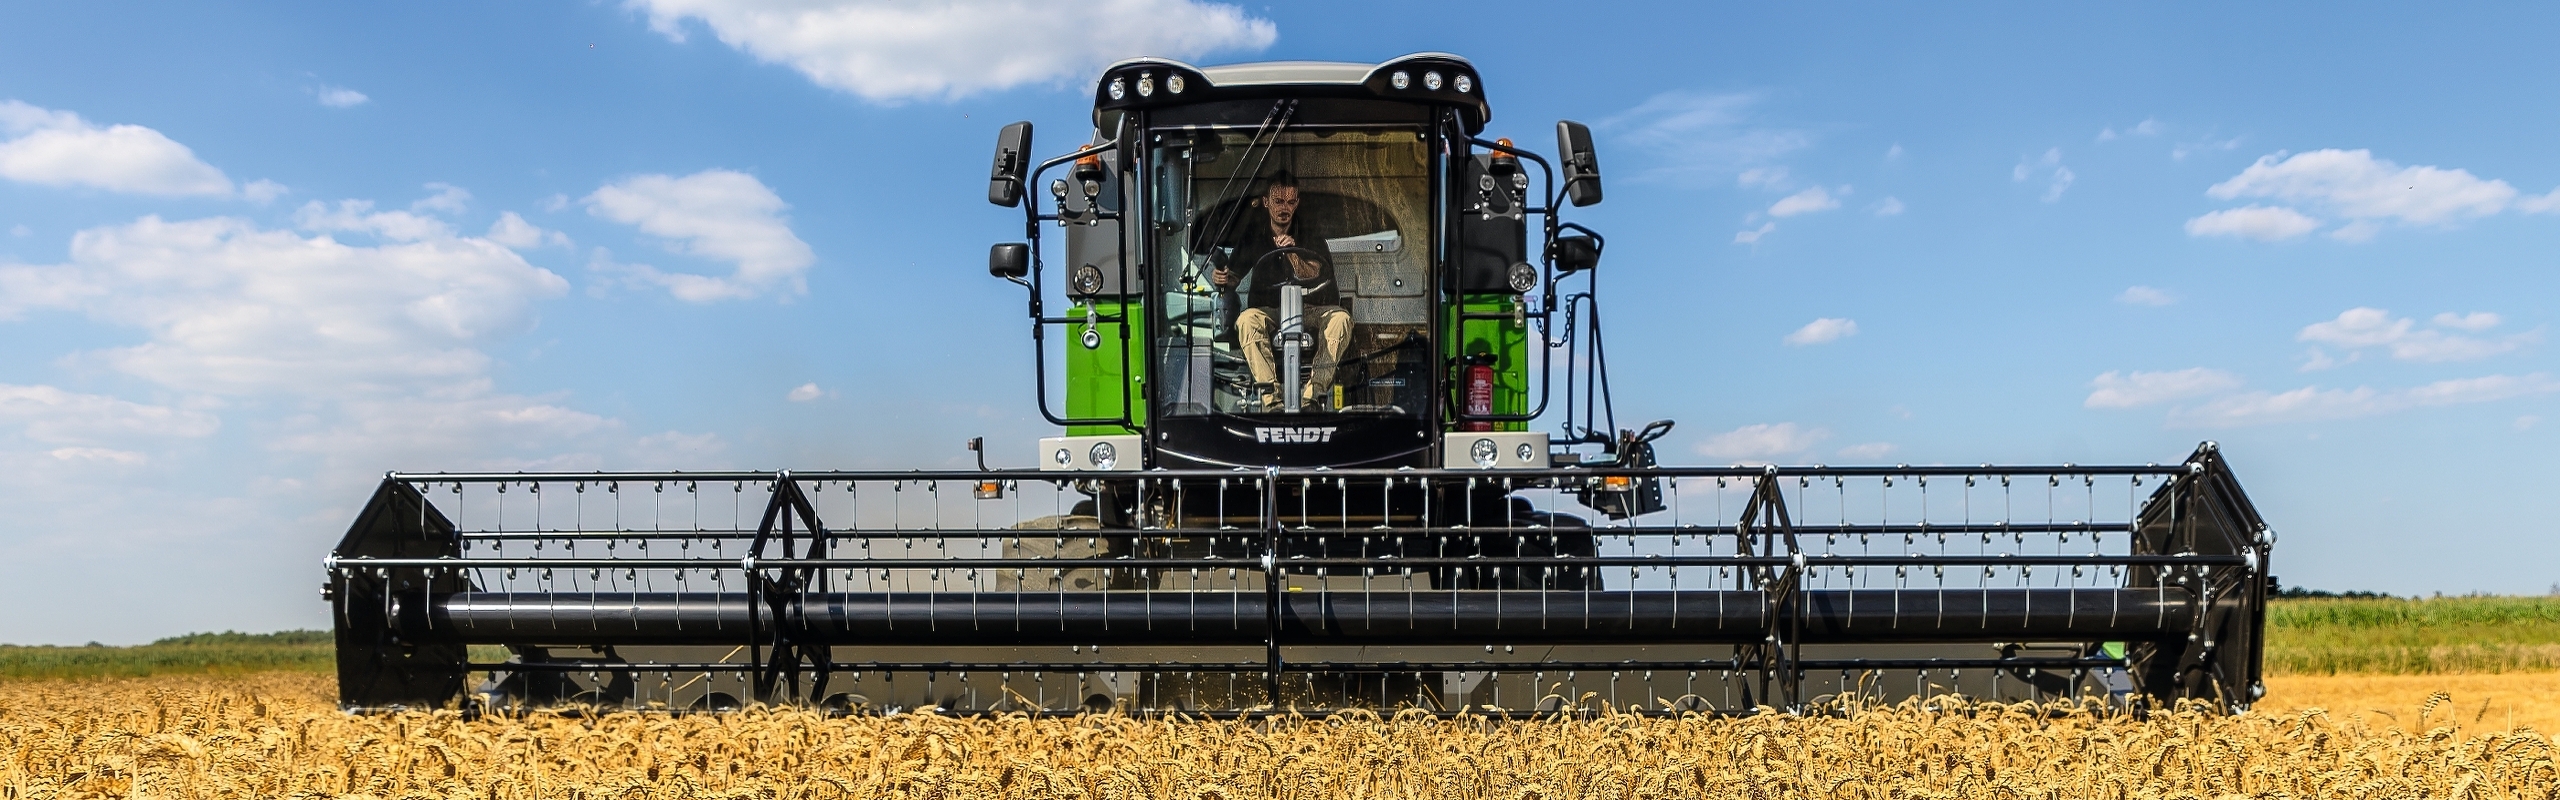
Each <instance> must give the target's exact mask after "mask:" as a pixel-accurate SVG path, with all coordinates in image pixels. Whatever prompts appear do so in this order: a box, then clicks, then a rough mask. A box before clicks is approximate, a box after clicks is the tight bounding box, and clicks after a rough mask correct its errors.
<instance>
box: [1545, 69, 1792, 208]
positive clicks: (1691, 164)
mask: <svg viewBox="0 0 2560 800" xmlns="http://www.w3.org/2000/svg"><path fill="white" fill-rule="evenodd" d="M1759 103H1760V95H1757V94H1751V93H1738V94H1709V93H1705V92H1691V91H1672V92H1664V93H1662V94H1657V95H1654V96H1652V97H1649V98H1646V99H1645V101H1644V102H1642V103H1638V104H1636V106H1635V107H1634V108H1630V109H1627V110H1626V111H1622V112H1619V113H1617V114H1613V115H1610V116H1609V117H1607V118H1605V119H1602V120H1600V122H1598V123H1596V125H1595V127H1597V128H1599V129H1600V130H1601V131H1603V132H1605V133H1608V134H1610V135H1611V136H1613V137H1614V138H1615V139H1616V140H1617V141H1619V142H1623V143H1625V144H1626V146H1627V147H1628V148H1629V149H1630V150H1633V151H1635V152H1637V153H1640V154H1641V162H1642V163H1648V164H1650V165H1651V166H1649V167H1641V168H1638V169H1637V170H1636V172H1637V174H1638V175H1639V176H1641V177H1645V178H1654V179H1672V180H1694V181H1700V182H1706V181H1715V182H1721V181H1722V180H1723V178H1724V176H1726V175H1736V176H1739V175H1740V173H1742V172H1745V171H1748V170H1752V169H1757V168H1771V167H1770V165H1771V164H1772V162H1775V161H1777V160H1778V159H1779V158H1781V157H1783V156H1785V155H1787V154H1788V153H1793V152H1795V151H1798V150H1802V149H1804V148H1806V147H1810V146H1812V145H1813V136H1812V135H1811V134H1809V133H1806V132H1804V131H1799V130H1792V129H1787V128H1779V127H1773V126H1768V125H1762V124H1757V123H1756V122H1755V121H1754V120H1753V115H1752V113H1751V111H1752V108H1753V107H1754V106H1757V105H1759ZM1612 146H1614V145H1612ZM1763 174H1764V175H1774V176H1783V175H1784V171H1783V170H1779V171H1777V172H1771V173H1763ZM1764 185H1768V184H1764ZM1768 188H1777V187H1776V186H1775V185H1768Z"/></svg>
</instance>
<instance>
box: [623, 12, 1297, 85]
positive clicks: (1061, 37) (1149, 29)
mask: <svg viewBox="0 0 2560 800" xmlns="http://www.w3.org/2000/svg"><path fill="white" fill-rule="evenodd" d="M625 4H626V5H627V6H628V7H631V8H636V9H641V10H645V11H647V12H648V14H649V27H650V28H652V29H654V30H656V31H658V32H659V33H661V34H664V35H666V36H667V37H668V38H670V39H674V40H676V41H679V42H681V41H684V40H685V38H686V29H685V21H686V20H694V21H698V22H700V23H702V24H703V25H705V26H707V27H709V28H710V29H711V33H712V35H714V36H716V37H718V38H719V39H720V41H721V42H722V43H723V44H727V45H729V46H730V47H734V48H737V49H739V50H743V51H746V52H747V53H749V54H751V55H753V56H755V57H756V58H758V59H760V60H763V61H766V62H768V63H777V64H786V65H789V66H790V67H791V68H792V69H796V70H799V71H800V73H801V74H802V75H805V76H808V78H809V80H811V81H814V82H816V83H817V84H818V85H821V86H825V87H828V88H832V89H839V90H842V91H846V92H851V93H853V94H855V95H858V96H861V97H863V98H866V99H870V100H874V101H898V100H910V99H932V98H956V97H962V96H966V95H971V94H976V93H979V92H985V91H993V90H1000V89H1007V88H1012V87H1015V86H1022V85H1027V84H1038V83H1050V82H1060V81H1070V80H1079V79H1085V78H1090V77H1091V76H1092V74H1093V73H1095V72H1096V71H1098V70H1099V69H1100V68H1101V67H1102V66H1103V65H1105V64H1109V63H1111V62H1113V61H1116V60H1119V59H1122V58H1127V57H1129V56H1132V55H1136V54H1141V53H1146V54H1154V55H1160V56H1166V57H1170V58H1178V59H1191V58H1197V57H1199V56H1202V55H1206V54H1209V53H1214V52H1221V51H1230V50H1246V51H1251V50H1260V49H1262V48H1265V47H1269V46H1271V43H1272V42H1273V41H1274V40H1276V39H1277V38H1278V37H1279V30H1278V29H1277V28H1276V27H1274V26H1273V25H1272V24H1271V23H1270V22H1269V21H1267V20H1263V19H1258V18H1255V17H1252V16H1250V15H1247V14H1246V13H1245V12H1244V10H1243V9H1242V8H1239V7H1237V6H1233V5H1227V4H1223V3H1203V2H1196V1H1195V0H1103V2H1098V3H1081V4H1079V3H1049V2H1037V1H1036V0H945V2H936V3H902V2H895V1H894V0H625Z"/></svg>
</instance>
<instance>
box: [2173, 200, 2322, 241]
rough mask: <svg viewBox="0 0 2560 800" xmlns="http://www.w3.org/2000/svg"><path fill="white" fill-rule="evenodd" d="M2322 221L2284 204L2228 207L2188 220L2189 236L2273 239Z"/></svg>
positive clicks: (2305, 230) (2298, 232) (2310, 228)
mask: <svg viewBox="0 0 2560 800" xmlns="http://www.w3.org/2000/svg"><path fill="white" fill-rule="evenodd" d="M2319 227H2320V221H2319V220H2316V219H2312V218H2311V217H2309V216H2305V215H2304V214H2303V213H2302V212H2299V211H2295V210H2293V209H2290V208H2285V207H2282V206H2260V205H2251V206H2243V207H2240V208H2226V209H2223V210H2221V211H2214V212H2210V213H2207V214H2204V215H2202V216H2199V217H2196V218H2195V219H2191V220H2187V235H2188V236H2238V237H2241V238H2244V239H2256V240H2258V241H2261V242H2272V241H2277V240H2280V239H2291V238H2293V237H2296V236H2301V235H2303V234H2306V233H2310V232H2312V231H2313V230H2317V229H2318V228H2319Z"/></svg>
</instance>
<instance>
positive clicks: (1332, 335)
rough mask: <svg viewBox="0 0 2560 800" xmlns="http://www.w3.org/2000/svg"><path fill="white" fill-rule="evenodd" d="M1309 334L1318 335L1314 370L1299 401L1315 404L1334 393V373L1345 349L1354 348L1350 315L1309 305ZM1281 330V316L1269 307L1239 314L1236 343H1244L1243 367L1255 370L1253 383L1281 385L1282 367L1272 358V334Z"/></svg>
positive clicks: (1345, 312) (1308, 376)
mask: <svg viewBox="0 0 2560 800" xmlns="http://www.w3.org/2000/svg"><path fill="white" fill-rule="evenodd" d="M1306 315H1307V320H1306V326H1307V332H1308V333H1311V334H1314V335H1315V339H1316V341H1315V344H1316V347H1315V352H1314V353H1313V354H1312V355H1313V356H1314V357H1315V361H1314V367H1313V368H1312V369H1310V370H1309V371H1308V375H1307V386H1306V389H1305V390H1304V391H1302V392H1301V397H1300V398H1299V399H1300V400H1301V401H1303V402H1308V403H1312V402H1315V399H1316V397H1317V394H1318V393H1319V392H1321V393H1324V394H1326V395H1330V394H1332V392H1333V371H1334V369H1335V368H1336V367H1338V366H1340V365H1341V364H1342V351H1343V349H1345V348H1347V347H1350V346H1351V312H1349V311H1344V310H1342V307H1341V306H1307V307H1306ZM1279 327H1280V315H1279V314H1278V313H1277V312H1275V311H1273V310H1272V309H1268V308H1259V307H1256V308H1248V309H1245V310H1244V313H1241V314H1237V315H1236V340H1237V341H1239V342H1242V343H1243V344H1244V364H1245V367H1246V368H1247V369H1250V370H1252V371H1253V382H1254V383H1258V384H1262V385H1265V386H1279V385H1280V368H1279V366H1277V364H1278V362H1277V360H1276V359H1275V357H1274V356H1273V351H1274V349H1275V348H1274V347H1273V346H1272V344H1271V335H1272V332H1273V331H1275V330H1277V329H1278V328H1279Z"/></svg>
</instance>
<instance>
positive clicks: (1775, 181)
mask: <svg viewBox="0 0 2560 800" xmlns="http://www.w3.org/2000/svg"><path fill="white" fill-rule="evenodd" d="M1733 182H1734V183H1735V184H1736V185H1738V186H1741V187H1742V188H1745V189H1753V188H1758V189H1784V188H1786V186H1787V168H1786V167H1752V168H1750V169H1746V170H1743V171H1742V173H1741V174H1739V175H1735V176H1733Z"/></svg>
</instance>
